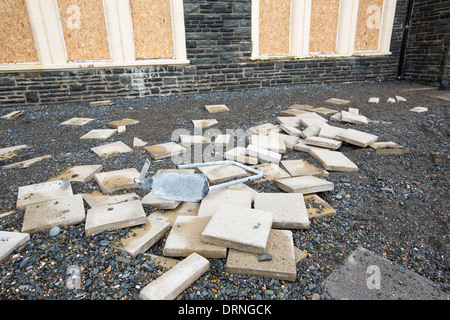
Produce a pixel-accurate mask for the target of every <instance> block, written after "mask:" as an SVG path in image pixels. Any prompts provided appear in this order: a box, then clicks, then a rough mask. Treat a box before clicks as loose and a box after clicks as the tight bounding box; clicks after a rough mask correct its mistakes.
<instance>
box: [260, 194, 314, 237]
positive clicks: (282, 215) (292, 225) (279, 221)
mask: <svg viewBox="0 0 450 320" xmlns="http://www.w3.org/2000/svg"><path fill="white" fill-rule="evenodd" d="M254 208H255V209H257V210H263V211H269V212H273V214H274V216H273V223H272V229H309V227H310V222H309V218H308V213H307V211H306V205H305V199H304V198H303V194H301V193H258V194H256V196H255V204H254Z"/></svg>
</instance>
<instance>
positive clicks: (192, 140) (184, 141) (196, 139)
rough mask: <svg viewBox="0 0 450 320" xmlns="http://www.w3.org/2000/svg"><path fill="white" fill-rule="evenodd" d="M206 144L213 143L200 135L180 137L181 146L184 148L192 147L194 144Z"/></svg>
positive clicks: (183, 135)
mask: <svg viewBox="0 0 450 320" xmlns="http://www.w3.org/2000/svg"><path fill="white" fill-rule="evenodd" d="M204 143H211V140H209V139H208V138H206V137H204V136H200V135H189V134H182V135H180V144H181V145H182V146H183V147H190V146H192V145H194V144H204Z"/></svg>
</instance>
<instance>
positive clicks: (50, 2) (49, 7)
mask: <svg viewBox="0 0 450 320" xmlns="http://www.w3.org/2000/svg"><path fill="white" fill-rule="evenodd" d="M169 1H170V4H171V6H170V7H171V16H172V33H173V44H174V55H175V56H174V57H173V58H152V59H136V54H135V43H134V34H133V24H132V19H131V8H130V2H129V0H103V6H104V11H105V12H104V14H105V20H106V24H107V28H106V29H107V36H108V43H109V47H110V49H109V50H110V53H111V59H110V60H86V61H69V60H68V59H67V54H66V48H65V43H64V35H63V32H62V26H61V20H60V17H59V12H58V6H57V0H25V2H26V5H27V10H28V15H29V18H30V23H31V27H32V30H33V35H34V40H35V44H36V48H37V51H38V56H39V62H37V63H2V64H0V72H14V71H41V70H60V69H95V68H105V67H137V66H155V65H185V64H189V60H188V59H187V52H186V35H185V27H184V8H183V0H169Z"/></svg>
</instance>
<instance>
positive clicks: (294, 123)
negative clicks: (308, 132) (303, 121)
mask: <svg viewBox="0 0 450 320" xmlns="http://www.w3.org/2000/svg"><path fill="white" fill-rule="evenodd" d="M277 121H278V123H279V124H280V127H281V125H282V124H284V125H287V126H290V127H298V126H299V125H300V122H299V120H298V118H297V117H292V116H290V117H277Z"/></svg>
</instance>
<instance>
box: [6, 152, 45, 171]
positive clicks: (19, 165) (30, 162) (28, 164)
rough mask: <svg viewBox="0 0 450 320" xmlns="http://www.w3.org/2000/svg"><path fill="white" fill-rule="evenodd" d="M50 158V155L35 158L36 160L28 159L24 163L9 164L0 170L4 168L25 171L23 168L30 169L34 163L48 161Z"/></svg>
mask: <svg viewBox="0 0 450 320" xmlns="http://www.w3.org/2000/svg"><path fill="white" fill-rule="evenodd" d="M51 157H52V156H51V155H46V156H42V157H36V158H32V159H28V160H25V161H20V162H15V163H11V164H8V165H5V166H2V168H4V169H25V168H29V167H31V166H32V165H33V164H35V163H38V162H41V161H43V160H45V159H50V158H51Z"/></svg>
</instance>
